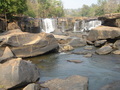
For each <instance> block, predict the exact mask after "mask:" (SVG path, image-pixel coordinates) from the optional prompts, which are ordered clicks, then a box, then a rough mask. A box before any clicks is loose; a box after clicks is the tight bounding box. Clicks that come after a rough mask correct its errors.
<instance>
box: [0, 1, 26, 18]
mask: <svg viewBox="0 0 120 90" xmlns="http://www.w3.org/2000/svg"><path fill="white" fill-rule="evenodd" d="M26 10H27V5H26V0H0V14H4V15H6V16H7V17H8V18H9V17H10V16H13V15H16V14H23V12H24V11H26Z"/></svg>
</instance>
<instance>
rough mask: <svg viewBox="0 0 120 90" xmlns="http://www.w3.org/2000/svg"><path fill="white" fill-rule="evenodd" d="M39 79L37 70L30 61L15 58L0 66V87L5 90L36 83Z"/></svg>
mask: <svg viewBox="0 0 120 90" xmlns="http://www.w3.org/2000/svg"><path fill="white" fill-rule="evenodd" d="M39 78H40V72H39V69H38V68H37V67H36V66H35V65H34V64H32V63H31V62H30V61H24V60H22V59H21V58H17V59H11V60H9V61H7V62H5V63H3V64H0V86H3V87H4V88H5V89H8V88H13V87H18V86H23V85H26V84H28V83H32V82H36V81H37V80H39Z"/></svg>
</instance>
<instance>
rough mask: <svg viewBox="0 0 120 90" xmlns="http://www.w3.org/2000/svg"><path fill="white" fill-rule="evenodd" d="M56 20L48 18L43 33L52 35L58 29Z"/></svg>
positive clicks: (44, 21)
mask: <svg viewBox="0 0 120 90" xmlns="http://www.w3.org/2000/svg"><path fill="white" fill-rule="evenodd" d="M54 21H55V20H54V19H50V18H46V19H43V20H42V22H43V29H42V31H44V32H46V33H51V32H53V31H54V30H55V29H56V25H55V22H54Z"/></svg>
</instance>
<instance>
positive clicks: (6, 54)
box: [0, 47, 14, 63]
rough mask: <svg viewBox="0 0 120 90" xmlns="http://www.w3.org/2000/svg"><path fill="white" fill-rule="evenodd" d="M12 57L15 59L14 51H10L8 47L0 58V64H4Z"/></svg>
mask: <svg viewBox="0 0 120 90" xmlns="http://www.w3.org/2000/svg"><path fill="white" fill-rule="evenodd" d="M12 57H14V55H13V53H12V51H11V50H10V48H9V47H6V48H5V50H4V53H3V55H2V56H1V57H0V63H1V62H3V61H4V60H6V59H10V58H12Z"/></svg>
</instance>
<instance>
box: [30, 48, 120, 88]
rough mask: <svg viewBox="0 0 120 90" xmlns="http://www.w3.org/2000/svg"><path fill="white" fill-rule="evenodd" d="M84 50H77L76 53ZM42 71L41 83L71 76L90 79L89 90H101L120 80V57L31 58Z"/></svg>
mask: <svg viewBox="0 0 120 90" xmlns="http://www.w3.org/2000/svg"><path fill="white" fill-rule="evenodd" d="M80 50H83V48H76V49H75V51H80ZM29 59H30V60H31V61H32V62H33V63H35V64H36V65H37V66H38V67H39V68H40V70H41V76H40V77H41V79H40V81H46V80H51V79H54V78H66V77H68V76H71V75H80V76H86V77H88V78H89V90H99V89H100V88H101V87H103V86H104V85H106V84H108V83H111V82H113V81H116V80H120V55H113V54H110V55H96V54H95V55H93V56H92V57H91V58H85V57H83V55H75V54H68V53H49V54H46V55H42V56H38V57H34V58H29ZM67 60H81V61H83V62H82V63H77V64H76V63H71V62H67Z"/></svg>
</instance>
